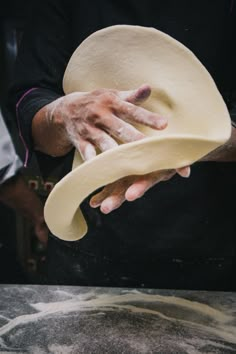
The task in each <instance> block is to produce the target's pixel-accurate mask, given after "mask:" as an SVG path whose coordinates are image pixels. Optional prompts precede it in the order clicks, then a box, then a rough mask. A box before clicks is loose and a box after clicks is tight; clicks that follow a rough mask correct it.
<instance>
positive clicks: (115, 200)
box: [90, 167, 190, 214]
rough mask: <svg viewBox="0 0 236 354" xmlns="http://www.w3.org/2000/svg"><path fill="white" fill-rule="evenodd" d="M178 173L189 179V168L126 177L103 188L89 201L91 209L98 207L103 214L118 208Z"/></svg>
mask: <svg viewBox="0 0 236 354" xmlns="http://www.w3.org/2000/svg"><path fill="white" fill-rule="evenodd" d="M176 172H177V173H178V174H179V175H180V176H181V177H185V178H187V177H189V175H190V167H184V168H180V169H177V170H162V171H156V172H152V173H149V174H146V175H143V176H128V177H124V178H121V179H120V180H118V181H116V182H113V183H111V184H109V185H107V186H105V187H104V188H103V189H102V191H101V192H99V193H97V194H96V195H94V196H93V197H92V198H91V199H90V206H91V207H92V208H98V207H100V210H101V212H102V213H104V214H108V213H110V212H111V211H113V210H115V209H117V208H119V207H120V206H121V205H122V204H123V203H124V202H125V201H130V202H131V201H134V200H136V199H138V198H140V197H142V196H143V195H144V193H145V192H147V191H148V190H149V189H150V188H151V187H153V186H154V185H155V184H157V183H159V182H161V181H167V180H168V179H170V178H171V177H173V176H174V175H175V173H176Z"/></svg>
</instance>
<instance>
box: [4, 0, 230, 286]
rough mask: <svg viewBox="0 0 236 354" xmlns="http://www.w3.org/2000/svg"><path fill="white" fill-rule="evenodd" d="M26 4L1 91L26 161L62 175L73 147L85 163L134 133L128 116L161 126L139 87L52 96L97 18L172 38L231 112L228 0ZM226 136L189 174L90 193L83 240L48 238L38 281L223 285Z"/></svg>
mask: <svg viewBox="0 0 236 354" xmlns="http://www.w3.org/2000/svg"><path fill="white" fill-rule="evenodd" d="M35 6H36V7H35V9H34V10H33V12H32V16H31V20H30V21H29V24H28V26H27V27H26V29H25V32H24V35H23V39H22V42H21V46H20V49H19V53H18V58H17V61H16V68H15V73H14V81H13V82H12V85H11V87H10V90H9V105H10V107H11V110H12V111H13V112H14V111H16V118H17V121H18V125H19V129H20V133H21V135H22V136H23V140H24V145H25V146H26V164H27V163H28V161H29V159H28V156H30V154H32V153H33V151H34V152H35V154H37V156H38V158H39V160H41V161H50V164H49V165H51V168H53V166H55V165H57V164H62V166H63V167H62V169H61V174H60V176H59V178H62V177H63V176H64V175H65V174H66V173H68V172H69V171H70V169H71V162H72V158H73V152H74V147H76V148H77V149H79V151H80V153H81V155H82V157H83V158H84V159H85V160H87V159H90V158H92V157H93V156H94V155H95V150H96V149H95V148H99V149H100V150H101V151H105V150H107V149H109V148H112V147H114V146H115V138H117V137H118V138H119V139H121V140H122V141H123V142H129V141H133V140H137V139H141V138H142V137H143V136H140V133H139V132H138V131H137V130H136V129H135V128H134V127H133V125H132V123H134V122H135V121H137V120H138V121H139V122H142V123H143V124H145V125H148V126H152V127H153V128H155V129H165V127H166V125H167V124H168V122H167V121H166V119H165V117H159V116H158V115H154V114H151V113H150V112H148V111H144V110H143V109H142V108H141V107H140V106H139V103H140V101H142V100H145V99H147V98H148V96H149V95H150V87H149V86H148V83H147V85H144V86H141V87H137V88H136V90H134V91H130V92H118V91H114V90H107V89H106V88H101V89H99V90H96V91H93V92H88V93H79V92H78V93H72V94H69V95H64V93H63V89H62V78H63V74H64V70H65V68H66V65H67V63H68V60H69V59H70V56H71V55H72V53H73V51H74V50H75V49H76V48H77V47H78V45H79V44H80V43H81V42H82V41H83V40H84V39H85V38H86V37H87V36H88V35H90V34H91V33H93V32H95V31H96V30H99V29H101V28H104V27H107V26H111V25H115V24H131V25H141V26H152V27H155V28H157V29H159V30H162V31H163V32H165V33H167V34H169V35H171V36H172V37H174V38H176V39H177V40H179V41H180V42H182V43H183V44H185V45H186V46H187V47H188V48H190V49H191V50H192V51H193V52H194V53H195V54H196V55H197V57H198V58H199V59H200V60H201V62H202V63H203V64H204V65H205V66H206V68H207V69H208V70H209V72H210V73H211V75H212V76H213V78H214V80H215V82H216V84H217V86H218V88H219V90H220V92H221V93H222V95H223V97H224V99H225V101H226V103H227V105H228V108H229V110H231V109H233V108H234V99H233V97H234V94H235V82H236V81H235V80H234V78H235V70H234V65H233V58H234V56H235V53H234V52H233V51H234V50H235V49H234V45H233V38H234V37H233V35H234V32H235V28H234V27H235V21H234V17H235V6H234V2H233V1H221V0H217V1H215V2H214V6H213V5H212V4H211V3H206V2H205V1H203V0H200V1H186V0H181V1H180V2H179V1H178V3H174V2H172V1H166V0H165V1H156V0H155V1H154V0H148V1H146V2H145V4H144V3H142V2H137V1H136V2H134V1H132V0H125V1H124V0H113V1H112V2H110V1H109V2H108V1H106V0H100V1H96V2H94V1H92V2H90V1H73V0H70V1H68V0H67V1H65V0H43V1H41V2H40V3H39V2H37V1H36V5H35ZM100 45H103V44H102V43H101V44H100ZM114 50H115V48H114ZM144 84H145V83H144ZM113 112H115V114H116V116H115V117H114V115H112V113H113ZM128 118H129V121H127V120H128ZM235 144H236V140H235V128H234V127H232V136H231V138H230V140H229V142H228V143H227V144H226V145H225V146H224V147H223V148H220V149H218V150H217V151H215V152H213V153H212V154H210V155H209V156H207V157H206V158H205V159H204V161H201V162H198V163H196V164H194V165H193V166H191V177H190V178H187V179H186V178H181V177H188V176H189V174H190V168H189V167H188V166H187V167H186V168H184V169H181V170H179V171H157V172H155V173H152V174H149V175H146V176H141V177H137V176H128V177H127V178H124V179H122V180H120V181H117V182H115V183H113V184H111V185H108V186H105V187H104V189H102V190H99V191H96V192H95V193H94V194H93V195H92V196H90V197H89V198H87V199H86V200H85V201H84V202H83V205H82V210H83V214H84V215H85V216H86V219H87V220H88V223H89V232H88V234H87V235H86V236H85V237H84V238H83V239H81V240H80V241H76V242H65V241H61V240H59V239H58V238H57V237H55V236H53V235H50V237H49V243H48V255H47V262H48V282H49V283H50V284H70V285H72V284H77V285H100V286H129V287H130V286H132V287H154V288H156V287H158V288H176V289H181V288H186V289H205V290H207V289H208V290H209V289H217V290H228V289H230V290H232V289H235V281H234V276H233V274H234V270H235V250H236V240H235V231H234V230H235V226H236V225H235V217H234V211H233V209H232V208H231V207H230V199H232V200H234V194H235V188H233V186H234V184H235V170H236V167H235V163H234V161H235V159H236V149H235ZM222 162H224V164H222ZM176 172H177V173H176ZM42 173H45V171H43V169H42ZM47 173H49V172H48V166H47ZM161 181H165V182H164V183H160V184H159V183H158V182H161ZM78 183H79V181H78ZM151 187H152V188H151ZM130 201H132V203H129V202H130ZM115 209H116V210H115Z"/></svg>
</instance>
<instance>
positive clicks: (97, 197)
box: [89, 187, 109, 208]
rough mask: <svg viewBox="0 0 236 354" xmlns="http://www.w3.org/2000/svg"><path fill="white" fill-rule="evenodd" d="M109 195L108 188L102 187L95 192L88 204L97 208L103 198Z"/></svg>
mask: <svg viewBox="0 0 236 354" xmlns="http://www.w3.org/2000/svg"><path fill="white" fill-rule="evenodd" d="M108 196H109V188H107V187H104V188H103V190H102V191H101V192H99V193H97V194H95V195H94V196H93V197H92V198H91V199H90V201H89V205H90V206H91V207H92V208H98V207H99V206H100V205H101V203H102V202H103V200H105V199H106V198H107V197H108Z"/></svg>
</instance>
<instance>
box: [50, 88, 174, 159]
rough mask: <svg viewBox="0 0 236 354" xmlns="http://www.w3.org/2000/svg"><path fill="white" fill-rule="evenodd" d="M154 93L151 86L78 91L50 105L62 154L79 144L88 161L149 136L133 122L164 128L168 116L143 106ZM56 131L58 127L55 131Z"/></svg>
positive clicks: (52, 120) (81, 152)
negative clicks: (119, 144)
mask: <svg viewBox="0 0 236 354" xmlns="http://www.w3.org/2000/svg"><path fill="white" fill-rule="evenodd" d="M150 94H151V88H150V87H149V86H148V85H142V86H141V87H139V88H138V89H137V90H132V91H116V90H111V89H99V90H95V91H92V92H85V93H81V92H75V93H71V94H68V95H65V96H63V97H61V98H59V99H57V100H55V101H54V102H52V103H51V104H49V105H48V109H47V117H48V124H49V125H50V124H51V125H52V126H53V129H56V130H57V134H56V135H57V143H58V153H56V154H54V155H55V156H56V155H57V156H59V155H64V154H66V153H67V152H69V151H70V149H71V147H72V145H73V146H75V147H76V148H77V149H78V150H79V152H80V154H81V156H82V158H83V159H84V160H89V159H91V158H93V157H95V156H96V148H97V149H99V150H100V151H101V152H103V151H106V150H109V149H111V148H114V147H116V146H117V145H118V143H117V142H118V141H119V142H121V143H128V142H132V141H136V140H139V139H142V138H145V135H144V134H143V133H141V132H140V131H139V130H138V129H136V128H135V127H134V126H133V124H135V123H138V124H143V125H145V126H148V127H151V128H154V129H164V128H165V127H166V126H167V119H166V118H164V117H160V116H159V115H158V114H155V113H152V112H150V111H148V110H146V109H144V108H142V107H139V105H140V103H142V102H144V101H145V100H147V98H148V97H149V96H150ZM54 131H55V130H54Z"/></svg>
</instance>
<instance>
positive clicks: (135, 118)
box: [114, 101, 167, 130]
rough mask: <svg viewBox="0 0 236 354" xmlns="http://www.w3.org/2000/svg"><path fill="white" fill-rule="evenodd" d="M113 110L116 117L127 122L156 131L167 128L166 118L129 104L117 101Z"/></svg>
mask: <svg viewBox="0 0 236 354" xmlns="http://www.w3.org/2000/svg"><path fill="white" fill-rule="evenodd" d="M114 109H115V114H116V116H117V117H119V118H121V119H123V120H125V121H127V122H131V123H139V124H143V125H146V126H149V127H151V128H153V129H158V130H161V129H164V128H166V126H167V119H166V118H164V117H161V116H160V115H158V114H156V113H152V112H150V111H148V110H146V109H144V108H142V107H137V106H135V105H133V104H132V103H130V102H123V101H117V102H116V103H115V106H114Z"/></svg>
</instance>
